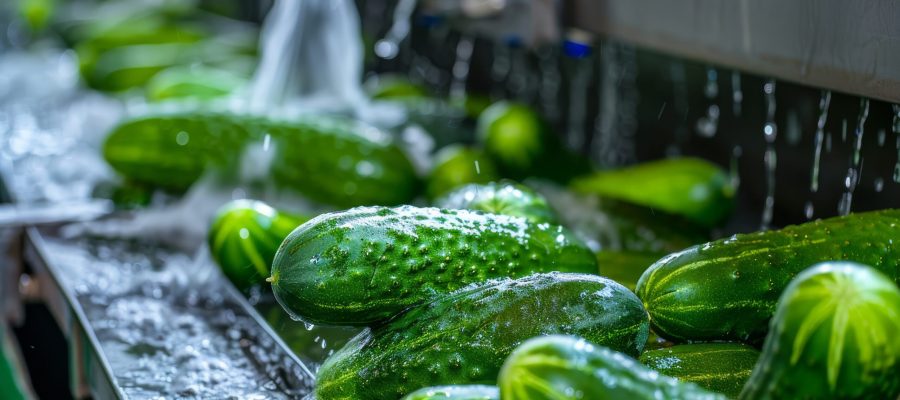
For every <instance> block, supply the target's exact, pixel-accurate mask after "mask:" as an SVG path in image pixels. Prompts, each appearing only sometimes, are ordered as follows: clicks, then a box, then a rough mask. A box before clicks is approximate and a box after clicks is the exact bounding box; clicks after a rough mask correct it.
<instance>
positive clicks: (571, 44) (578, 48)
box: [563, 39, 593, 59]
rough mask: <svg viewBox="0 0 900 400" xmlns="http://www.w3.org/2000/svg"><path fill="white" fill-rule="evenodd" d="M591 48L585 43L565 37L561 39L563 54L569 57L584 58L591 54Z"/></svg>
mask: <svg viewBox="0 0 900 400" xmlns="http://www.w3.org/2000/svg"><path fill="white" fill-rule="evenodd" d="M592 52H593V48H592V47H591V45H589V44H586V43H580V42H576V41H573V40H569V39H566V40H564V41H563V54H565V55H566V56H568V57H571V58H576V59H578V58H586V57H589V56H590V55H591V53H592Z"/></svg>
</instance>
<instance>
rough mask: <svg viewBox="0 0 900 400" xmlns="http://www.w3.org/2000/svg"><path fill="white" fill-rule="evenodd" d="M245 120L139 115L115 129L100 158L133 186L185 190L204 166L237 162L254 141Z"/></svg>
mask: <svg viewBox="0 0 900 400" xmlns="http://www.w3.org/2000/svg"><path fill="white" fill-rule="evenodd" d="M247 125H248V124H247V123H246V122H245V121H244V119H243V118H241V117H237V116H231V115H225V114H215V113H206V112H194V113H188V112H186V113H179V114H169V115H151V116H142V117H137V118H133V119H129V120H126V121H124V122H122V123H120V124H119V125H118V126H116V127H115V128H114V129H113V130H112V132H110V133H109V135H108V136H107V138H106V141H105V142H104V144H103V157H104V158H105V159H106V161H107V162H108V163H109V165H110V166H112V167H113V169H115V170H116V172H118V173H119V174H121V175H123V176H124V177H125V178H127V179H128V180H131V181H133V182H138V183H143V184H147V185H152V186H154V187H161V188H165V189H171V190H175V191H184V190H187V188H188V187H190V186H191V185H192V184H193V183H194V182H196V181H197V179H199V178H200V176H201V175H203V173H204V172H205V171H206V169H207V168H208V167H217V168H226V167H228V166H231V165H233V164H236V163H237V161H238V158H239V157H240V153H241V151H242V150H243V148H244V146H245V145H246V143H247V142H248V141H249V140H250V139H251V138H252V132H251V131H250V130H248V126H247Z"/></svg>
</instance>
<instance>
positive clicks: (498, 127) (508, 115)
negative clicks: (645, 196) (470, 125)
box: [477, 101, 591, 182]
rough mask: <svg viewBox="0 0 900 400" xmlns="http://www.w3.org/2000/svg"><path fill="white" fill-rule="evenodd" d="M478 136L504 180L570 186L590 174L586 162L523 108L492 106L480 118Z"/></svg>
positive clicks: (529, 111)
mask: <svg viewBox="0 0 900 400" xmlns="http://www.w3.org/2000/svg"><path fill="white" fill-rule="evenodd" d="M477 134H478V138H479V139H480V142H481V143H483V145H484V149H485V151H486V152H487V154H488V155H490V156H491V158H493V159H494V160H495V161H496V162H497V166H498V167H499V168H500V172H501V173H502V174H503V176H504V177H508V178H512V179H517V180H521V179H525V178H527V177H540V178H546V179H550V180H553V181H557V182H568V181H569V180H570V179H572V178H573V177H575V176H578V175H581V174H585V173H587V172H589V171H590V170H591V168H590V163H589V162H588V160H587V159H586V158H584V157H582V156H581V155H579V154H574V153H571V152H569V151H568V150H566V149H565V148H564V146H563V144H562V142H561V141H560V140H559V137H558V136H556V135H555V134H553V133H552V132H551V130H550V128H549V127H548V124H547V123H546V121H544V120H543V119H542V118H541V116H540V115H538V114H537V113H536V112H535V111H534V110H533V109H531V108H530V107H528V106H527V105H524V104H520V103H510V102H506V101H500V102H497V103H494V104H492V105H491V106H490V107H488V108H487V109H485V110H484V111H483V112H482V113H481V115H480V116H479V117H478V126H477Z"/></svg>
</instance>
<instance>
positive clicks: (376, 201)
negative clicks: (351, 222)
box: [262, 118, 419, 208]
mask: <svg viewBox="0 0 900 400" xmlns="http://www.w3.org/2000/svg"><path fill="white" fill-rule="evenodd" d="M262 128H263V129H265V131H266V132H267V133H269V134H271V135H272V141H273V144H274V145H275V156H274V159H273V160H272V167H271V174H272V177H273V178H274V179H275V181H276V182H279V183H281V184H282V185H284V186H286V187H289V188H293V189H295V190H296V191H297V192H299V193H301V194H303V195H304V196H305V197H307V198H310V199H312V200H315V201H318V202H321V203H324V204H329V205H333V206H337V207H342V208H343V207H353V206H360V205H371V206H374V205H382V206H390V205H397V204H403V203H406V202H408V201H410V200H412V198H413V197H414V196H415V195H416V193H417V191H418V189H419V187H418V184H419V182H418V178H417V177H416V172H415V169H414V168H413V165H412V163H411V162H410V161H409V158H407V157H406V154H404V153H403V150H401V149H400V147H399V146H398V145H397V143H396V142H395V141H394V140H393V138H392V137H391V136H390V135H388V134H387V133H386V132H383V131H381V130H380V129H377V128H375V127H372V126H369V125H366V124H363V123H360V122H356V121H352V120H346V119H337V118H317V119H315V120H313V119H309V120H304V121H300V122H278V121H266V122H264V123H263V124H262Z"/></svg>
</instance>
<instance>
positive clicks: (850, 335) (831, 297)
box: [740, 262, 900, 400]
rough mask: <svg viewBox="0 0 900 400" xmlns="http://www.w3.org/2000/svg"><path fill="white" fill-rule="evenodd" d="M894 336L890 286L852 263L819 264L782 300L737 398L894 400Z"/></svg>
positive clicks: (898, 303) (897, 355)
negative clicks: (760, 350)
mask: <svg viewBox="0 0 900 400" xmlns="http://www.w3.org/2000/svg"><path fill="white" fill-rule="evenodd" d="M898 333H900V289H898V288H897V285H896V279H892V278H889V277H887V276H885V275H884V274H882V273H881V272H878V271H877V270H875V269H873V268H870V267H867V266H864V265H860V264H856V263H852V262H830V263H823V264H818V265H816V266H814V267H811V268H809V269H807V270H805V271H803V272H802V273H800V274H799V275H798V276H797V278H795V279H794V280H793V281H791V283H790V285H789V286H788V287H787V289H785V290H784V293H783V294H782V295H781V299H779V301H778V309H777V311H776V313H775V317H774V318H773V319H772V326H771V328H770V330H769V335H768V336H766V341H765V345H764V347H763V353H762V357H761V358H760V360H759V363H758V364H757V365H756V368H755V369H754V370H753V374H752V375H751V377H750V381H749V382H748V383H747V385H746V386H745V387H744V391H743V392H741V395H740V399H753V400H756V399H763V400H765V399H896V398H898V396H900V340H898V338H897V334H898Z"/></svg>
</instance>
